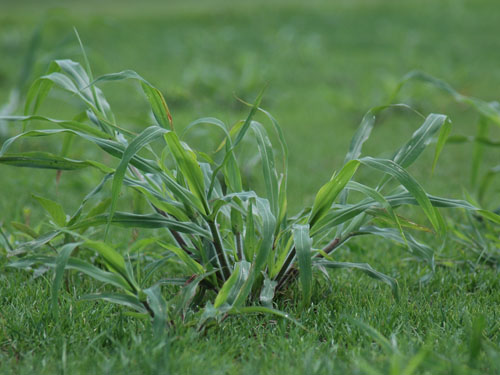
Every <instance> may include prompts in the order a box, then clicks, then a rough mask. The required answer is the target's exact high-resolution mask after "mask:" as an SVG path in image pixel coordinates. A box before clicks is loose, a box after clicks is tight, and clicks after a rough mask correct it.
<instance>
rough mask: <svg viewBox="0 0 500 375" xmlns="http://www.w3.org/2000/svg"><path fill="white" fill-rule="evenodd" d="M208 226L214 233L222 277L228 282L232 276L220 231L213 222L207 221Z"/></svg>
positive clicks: (214, 242)
mask: <svg viewBox="0 0 500 375" xmlns="http://www.w3.org/2000/svg"><path fill="white" fill-rule="evenodd" d="M207 222H208V226H209V227H210V232H212V237H213V244H214V247H215V252H216V254H217V260H218V262H219V265H220V267H221V275H222V279H223V280H227V279H228V278H229V276H231V272H230V269H229V265H228V262H227V259H226V254H225V253H224V248H223V247H222V241H221V238H220V234H219V231H218V230H217V225H216V224H215V222H214V221H213V220H207Z"/></svg>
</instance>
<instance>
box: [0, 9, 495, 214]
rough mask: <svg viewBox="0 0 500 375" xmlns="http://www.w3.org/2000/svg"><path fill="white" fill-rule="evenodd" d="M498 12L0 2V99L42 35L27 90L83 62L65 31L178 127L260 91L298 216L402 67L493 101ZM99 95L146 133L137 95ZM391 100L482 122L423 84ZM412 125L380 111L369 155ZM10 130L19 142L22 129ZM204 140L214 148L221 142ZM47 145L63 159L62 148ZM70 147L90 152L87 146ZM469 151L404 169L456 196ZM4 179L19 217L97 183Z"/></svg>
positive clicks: (64, 112) (143, 106) (1, 188)
mask: <svg viewBox="0 0 500 375" xmlns="http://www.w3.org/2000/svg"><path fill="white" fill-rule="evenodd" d="M499 10H500V7H499V6H498V2H497V1H492V0H470V1H463V0H450V1H436V0H434V1H428V0H419V1H377V0H349V1H348V0H341V1H335V2H333V1H331V2H323V1H308V2H299V1H252V2H249V1H231V2H226V1H210V2H209V1H195V0H190V1H168V2H167V1H154V0H148V1H141V2H137V1H120V2H118V1H95V0H90V1H85V2H84V1H64V2H56V1H50V0H49V1H43V2H40V1H34V0H24V1H6V0H2V1H0V56H1V59H0V103H5V102H7V101H8V98H9V95H10V92H11V90H12V89H13V88H15V87H16V85H18V83H19V81H20V79H19V77H20V74H21V72H22V65H23V61H24V60H25V56H26V53H27V51H28V49H29V45H30V38H31V36H32V34H33V30H34V29H35V28H36V27H39V28H40V37H41V39H40V43H39V45H38V46H37V48H36V54H35V60H34V61H35V64H34V65H33V69H32V70H29V72H30V73H29V76H27V78H26V77H25V80H24V81H22V84H21V93H22V94H23V93H25V92H26V90H27V88H28V86H29V83H30V82H32V81H33V79H34V78H35V77H37V76H39V75H41V74H43V72H44V71H45V69H46V68H47V66H48V64H49V62H50V61H51V60H52V59H54V58H71V59H74V60H77V61H80V62H82V61H83V60H82V55H81V53H80V50H79V47H78V43H77V41H76V38H75V34H74V31H73V27H76V28H77V29H78V31H79V33H80V36H81V38H82V40H83V42H84V44H85V47H86V50H87V53H88V55H89V58H90V61H91V64H92V67H93V70H94V75H96V76H97V75H100V74H104V73H110V72H117V71H121V70H124V69H132V70H135V71H137V72H138V73H139V74H141V75H143V76H144V77H145V78H146V79H148V80H149V81H150V82H152V83H153V84H155V85H156V86H157V87H159V88H160V89H161V90H162V91H163V93H164V95H165V97H166V99H167V101H168V103H169V106H170V109H171V111H172V113H173V116H174V122H175V125H176V127H178V128H180V129H181V128H182V127H184V126H186V125H187V124H188V123H189V122H191V121H193V120H195V119H197V118H199V117H205V116H214V117H218V118H220V119H222V120H223V121H225V122H226V123H227V124H228V125H230V124H232V123H234V122H236V121H237V120H239V119H240V118H242V117H243V116H244V115H245V113H246V111H247V108H245V107H244V106H243V105H241V104H240V103H239V102H238V101H237V100H236V97H240V98H243V99H245V100H248V101H252V100H253V99H254V98H255V96H256V95H257V93H258V92H259V91H260V90H261V89H262V88H263V87H266V86H267V90H266V94H265V97H264V101H263V105H262V106H263V107H264V108H266V109H267V110H269V111H270V112H271V113H272V114H273V115H274V116H275V117H276V118H277V119H278V120H279V122H280V123H281V125H282V126H283V128H284V131H285V136H286V138H287V141H288V143H289V146H290V183H289V192H290V204H291V206H292V209H293V210H296V209H298V208H299V207H302V206H303V205H304V204H310V203H311V202H312V199H313V197H314V194H315V192H316V191H317V189H318V188H319V186H320V185H321V184H322V183H323V182H324V181H326V180H327V179H329V178H330V176H331V174H332V173H333V171H334V170H335V169H338V168H339V167H340V166H341V163H342V160H343V157H344V154H345V152H346V151H347V147H348V142H349V139H350V137H351V136H352V134H353V132H354V130H355V129H356V127H357V125H358V124H359V122H360V120H361V118H362V116H363V114H364V113H365V112H366V111H367V110H368V109H369V108H370V107H373V106H376V105H379V104H383V103H385V101H386V100H387V97H388V96H389V94H390V93H391V91H392V90H393V88H394V87H395V85H396V84H397V82H398V80H400V79H401V77H402V76H403V75H404V74H405V73H407V72H408V71H410V70H413V69H419V70H422V71H425V72H427V73H429V74H431V75H434V76H436V77H439V78H442V79H444V80H446V81H448V82H449V83H451V84H452V85H453V86H454V87H455V88H456V89H458V91H460V92H462V93H464V94H466V95H473V96H477V97H480V98H483V99H487V100H495V99H497V98H498V92H497V88H498V87H499V84H500V69H498V62H499V61H500V38H498V35H500V22H498V14H499ZM103 89H104V91H105V94H107V97H108V100H109V101H110V102H111V104H112V106H113V108H114V111H115V114H116V115H117V118H118V120H119V122H120V123H121V124H122V126H126V127H132V128H140V127H143V126H146V125H148V124H149V123H148V121H150V120H149V117H148V106H147V103H146V101H145V100H144V99H143V98H142V97H141V96H140V93H139V90H138V89H137V86H135V85H134V84H132V83H130V84H129V83H127V84H106V85H104V86H103ZM21 96H22V95H21ZM69 101H71V100H69ZM398 101H401V102H405V103H408V104H411V105H412V106H414V107H415V108H416V109H418V110H419V111H421V112H422V113H424V114H428V113H430V112H441V113H447V114H450V115H451V117H452V120H453V123H454V130H453V131H454V132H455V133H460V134H464V133H470V132H471V131H473V129H474V127H475V123H476V121H477V117H476V115H475V114H474V113H472V112H471V111H470V110H468V109H467V108H466V107H464V106H457V105H455V104H453V103H452V102H451V100H450V98H448V97H446V96H445V95H444V94H442V93H440V92H437V91H436V90H435V89H432V88H429V87H427V86H425V85H422V84H411V85H409V86H408V87H407V88H405V90H403V92H402V94H401V95H400V96H399V97H398ZM0 107H1V105H0ZM18 112H19V111H18ZM42 113H43V114H47V115H50V116H52V117H55V118H65V117H66V118H67V117H70V116H73V115H75V114H76V113H78V108H74V107H72V103H69V102H68V99H67V98H64V95H60V96H58V94H57V93H56V94H54V95H52V97H51V100H50V101H49V102H48V103H47V105H45V106H44V108H43V109H42ZM262 120H263V121H264V119H262ZM419 123H420V119H419V118H418V117H417V116H414V115H411V114H408V113H403V112H397V111H396V112H393V113H391V114H387V115H384V116H382V118H381V119H380V121H379V124H380V126H377V128H376V130H375V131H374V133H373V136H372V138H371V140H370V141H369V142H368V143H367V145H366V148H365V153H366V154H370V155H374V156H388V155H390V154H391V153H392V152H393V151H394V150H395V148H396V147H397V146H398V145H399V144H400V143H401V142H402V141H404V140H405V139H406V138H407V137H409V136H410V134H411V133H412V132H413V130H415V129H416V127H417V126H418V125H419ZM16 126H17V128H16V129H13V128H15V127H16ZM11 128H12V129H11V130H10V133H15V132H17V131H19V129H20V125H11ZM210 139H211V141H210V142H211V143H210V145H215V144H216V141H215V140H218V139H219V138H210ZM189 140H190V141H192V142H194V143H195V144H199V145H202V144H203V143H206V142H207V137H206V134H193V135H192V136H190V138H189ZM46 142H47V140H43V141H41V142H38V141H36V140H29V141H26V142H23V143H22V144H21V145H20V146H19V147H25V148H26V147H33V148H36V147H39V148H46V147H47V146H46V145H47V143H46ZM44 145H45V146H44ZM51 147H52V150H53V151H57V147H58V145H57V144H54V145H52V146H51ZM77 150H79V151H78V152H84V151H85V147H84V145H82V146H81V148H80V149H77ZM471 150H472V146H470V145H465V146H464V145H452V146H448V147H447V148H446V149H445V152H444V154H443V156H442V160H441V163H440V164H439V167H438V170H437V172H436V174H435V176H434V177H433V178H431V176H430V173H429V168H428V166H427V165H428V163H429V161H430V160H431V158H432V155H431V152H427V155H426V157H425V158H424V159H423V160H422V161H421V162H420V163H417V164H416V165H415V166H414V167H413V169H412V173H413V174H414V175H416V177H418V178H419V179H420V180H422V181H423V184H424V186H425V187H426V188H428V189H429V190H430V192H431V193H436V194H440V193H441V194H446V195H453V196H461V194H462V191H463V188H467V187H468V186H467V184H468V174H469V170H468V168H469V163H468V160H469V158H470V155H471ZM495 157H496V155H493V156H491V157H490V161H491V163H493V162H495ZM487 166H488V164H487V163H486V164H485V165H484V167H485V168H486V167H487ZM1 170H2V182H1V184H0V193H1V194H2V196H4V197H5V196H10V198H9V199H8V200H7V199H2V200H1V201H0V210H1V211H2V212H3V213H5V214H4V215H6V217H5V219H7V218H9V219H11V218H16V219H19V217H20V216H21V215H22V212H21V211H22V208H23V207H25V206H28V207H29V206H31V204H32V202H31V198H30V193H31V192H34V193H37V194H41V195H48V196H50V197H52V198H54V197H55V196H56V195H59V196H58V199H59V200H61V201H63V202H64V203H65V205H67V206H69V207H70V208H72V207H73V206H72V204H73V203H72V202H73V201H74V202H75V203H74V204H75V205H76V202H77V201H78V200H79V199H72V196H73V194H74V193H72V192H75V191H79V192H80V194H84V192H85V191H86V190H87V189H88V188H90V187H91V186H92V182H93V181H95V180H94V177H93V176H92V174H91V173H90V172H86V171H83V172H78V173H73V174H71V178H69V177H66V176H68V175H66V176H64V175H63V178H62V180H61V185H60V186H59V189H58V191H56V184H55V178H54V174H50V173H49V174H50V176H48V174H47V173H43V172H40V171H33V170H24V171H23V172H25V173H24V176H22V177H20V174H21V171H20V170H17V169H13V168H9V167H2V168H1ZM248 173H249V175H252V173H253V172H252V171H251V170H250V171H249V172H248ZM360 176H361V177H362V178H363V176H364V175H363V171H362V172H361V175H360ZM65 177H66V178H65ZM87 181H88V183H87ZM13 191H15V192H16V194H15V195H14V196H12V192H13ZM73 198H74V196H73Z"/></svg>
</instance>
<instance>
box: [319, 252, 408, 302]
mask: <svg viewBox="0 0 500 375" xmlns="http://www.w3.org/2000/svg"><path fill="white" fill-rule="evenodd" d="M314 265H315V266H321V267H325V268H332V269H340V268H350V269H357V270H360V271H363V272H364V273H366V274H367V275H368V276H370V277H373V278H374V279H376V280H379V281H382V282H384V283H386V284H387V285H389V286H390V287H391V289H392V293H393V294H394V297H395V298H396V299H399V290H398V283H397V281H396V280H395V279H393V278H392V277H390V276H387V275H385V274H383V273H381V272H379V271H376V270H374V269H373V268H372V267H371V266H370V265H369V264H367V263H351V262H332V261H328V260H318V261H315V262H314Z"/></svg>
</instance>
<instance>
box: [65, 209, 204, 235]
mask: <svg viewBox="0 0 500 375" xmlns="http://www.w3.org/2000/svg"><path fill="white" fill-rule="evenodd" d="M108 221H109V214H101V215H97V216H93V217H89V218H85V219H83V220H80V221H79V222H77V223H75V224H73V225H72V226H71V227H69V229H71V230H76V229H83V228H88V227H92V226H94V227H95V226H100V225H106V224H107V223H108ZM111 223H112V224H114V225H118V226H122V227H126V228H149V229H152V228H168V229H172V230H175V231H177V232H181V233H187V234H194V235H197V236H201V237H205V238H207V239H211V238H212V237H211V233H210V231H208V230H206V229H204V228H202V227H200V226H198V225H197V224H195V223H192V222H180V221H177V220H173V219H167V218H166V217H164V216H163V215H160V214H145V215H142V214H131V213H128V212H119V211H117V212H115V213H114V215H113V218H112V219H111Z"/></svg>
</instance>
